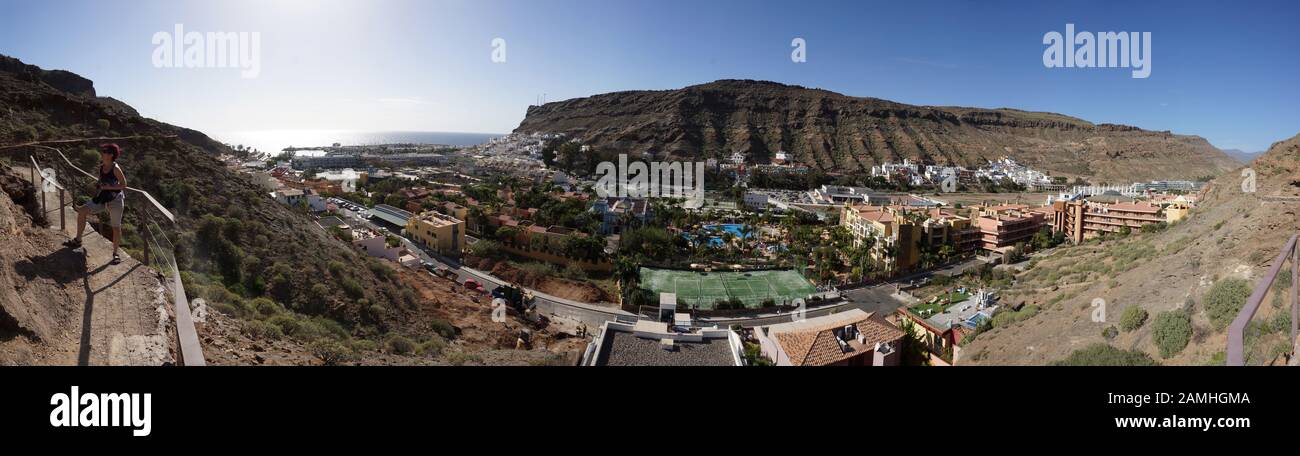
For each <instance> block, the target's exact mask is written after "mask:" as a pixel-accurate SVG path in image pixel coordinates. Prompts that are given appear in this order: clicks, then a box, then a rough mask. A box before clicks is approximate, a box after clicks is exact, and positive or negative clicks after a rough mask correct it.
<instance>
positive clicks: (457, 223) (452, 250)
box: [406, 211, 465, 258]
mask: <svg viewBox="0 0 1300 456" xmlns="http://www.w3.org/2000/svg"><path fill="white" fill-rule="evenodd" d="M406 234H407V235H408V236H410V238H411V240H412V241H415V242H417V243H419V244H421V245H423V246H424V247H425V248H428V249H432V250H434V251H435V252H437V253H438V254H439V255H443V256H447V257H452V258H459V257H460V251H461V249H462V248H464V247H465V221H464V220H461V219H457V218H455V217H451V216H448V215H444V214H441V213H438V212H434V211H426V212H422V213H420V215H419V216H415V217H411V218H410V219H408V220H407V222H406Z"/></svg>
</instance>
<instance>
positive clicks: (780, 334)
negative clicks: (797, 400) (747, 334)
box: [754, 309, 904, 366]
mask: <svg viewBox="0 0 1300 456" xmlns="http://www.w3.org/2000/svg"><path fill="white" fill-rule="evenodd" d="M903 335H904V334H903V331H902V330H899V329H898V328H897V327H895V326H894V325H892V324H890V323H889V322H887V321H885V319H884V318H881V317H878V316H876V315H875V314H874V313H867V312H863V311H862V310H861V309H851V310H848V311H846V312H840V313H835V314H830V315H825V316H821V317H816V318H809V319H806V320H803V321H798V322H790V323H781V324H776V325H770V326H760V327H757V328H754V337H755V338H757V339H758V343H759V347H760V348H761V349H762V353H763V356H766V357H767V358H768V359H771V360H772V361H773V362H774V363H775V364H776V365H778V366H897V365H899V364H900V361H901V358H902V354H901V352H902V342H903Z"/></svg>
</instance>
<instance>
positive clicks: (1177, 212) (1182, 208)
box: [1165, 196, 1192, 224]
mask: <svg viewBox="0 0 1300 456" xmlns="http://www.w3.org/2000/svg"><path fill="white" fill-rule="evenodd" d="M1191 210H1192V204H1191V203H1190V202H1189V201H1187V199H1186V198H1183V197H1182V196H1179V197H1178V198H1177V199H1175V200H1173V201H1172V202H1170V203H1169V204H1168V205H1167V206H1165V223H1171V224H1172V223H1174V222H1177V221H1180V220H1182V219H1185V218H1187V213H1188V212H1191Z"/></svg>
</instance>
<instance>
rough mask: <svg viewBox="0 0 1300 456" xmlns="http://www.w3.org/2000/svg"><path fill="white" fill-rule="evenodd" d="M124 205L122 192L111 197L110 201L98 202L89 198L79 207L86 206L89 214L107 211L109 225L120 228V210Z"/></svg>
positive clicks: (124, 199)
mask: <svg viewBox="0 0 1300 456" xmlns="http://www.w3.org/2000/svg"><path fill="white" fill-rule="evenodd" d="M125 206H126V198H123V197H122V194H121V193H118V194H117V197H116V198H113V199H112V200H111V201H109V202H107V203H103V204H99V203H96V202H95V201H94V200H91V201H87V202H86V205H85V206H81V207H84V208H86V209H87V211H88V212H89V213H90V214H91V215H94V214H98V213H100V212H104V211H108V220H109V225H110V226H112V227H113V228H121V227H122V210H123V209H124V208H125Z"/></svg>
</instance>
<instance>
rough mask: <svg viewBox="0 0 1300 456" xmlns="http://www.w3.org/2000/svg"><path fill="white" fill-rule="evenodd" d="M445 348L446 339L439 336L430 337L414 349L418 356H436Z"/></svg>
mask: <svg viewBox="0 0 1300 456" xmlns="http://www.w3.org/2000/svg"><path fill="white" fill-rule="evenodd" d="M446 348H447V341H445V340H443V339H442V338H441V337H430V338H429V340H427V341H425V342H424V343H422V344H420V346H419V347H418V348H417V349H416V353H418V354H419V355H420V356H438V355H441V354H442V351H443V350H445V349H446Z"/></svg>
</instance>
